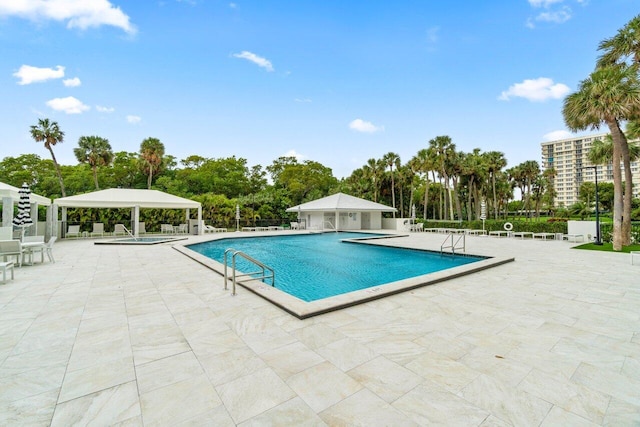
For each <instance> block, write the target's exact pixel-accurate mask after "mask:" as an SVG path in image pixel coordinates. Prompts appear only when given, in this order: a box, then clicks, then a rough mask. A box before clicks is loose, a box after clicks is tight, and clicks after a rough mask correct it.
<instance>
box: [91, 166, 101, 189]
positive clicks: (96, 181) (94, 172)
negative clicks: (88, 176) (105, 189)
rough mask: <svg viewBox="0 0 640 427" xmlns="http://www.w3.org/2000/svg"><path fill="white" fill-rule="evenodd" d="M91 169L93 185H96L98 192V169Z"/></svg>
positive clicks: (93, 167)
mask: <svg viewBox="0 0 640 427" xmlns="http://www.w3.org/2000/svg"><path fill="white" fill-rule="evenodd" d="M91 169H92V170H93V183H94V184H95V185H96V190H99V189H100V186H99V185H98V168H97V167H95V166H92V167H91Z"/></svg>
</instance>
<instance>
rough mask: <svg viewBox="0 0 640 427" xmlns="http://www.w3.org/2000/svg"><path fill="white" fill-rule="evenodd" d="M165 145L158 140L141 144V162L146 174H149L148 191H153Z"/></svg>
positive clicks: (148, 140)
mask: <svg viewBox="0 0 640 427" xmlns="http://www.w3.org/2000/svg"><path fill="white" fill-rule="evenodd" d="M163 157H164V144H162V142H160V140H159V139H158V138H147V139H145V140H144V141H142V143H141V144H140V160H141V161H142V167H143V169H144V172H145V174H147V189H149V190H150V189H151V182H152V181H153V176H154V175H156V174H157V173H158V171H159V169H160V166H161V165H162V159H163Z"/></svg>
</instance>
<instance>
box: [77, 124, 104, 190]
mask: <svg viewBox="0 0 640 427" xmlns="http://www.w3.org/2000/svg"><path fill="white" fill-rule="evenodd" d="M73 153H74V154H75V155H76V159H78V162H80V163H86V164H88V165H89V166H90V167H91V171H92V172H93V183H94V184H95V186H96V190H99V189H100V185H99V184H98V167H99V166H107V165H109V164H111V161H112V160H113V150H112V149H111V145H110V144H109V140H108V139H106V138H101V137H99V136H81V137H80V139H79V140H78V147H77V148H74V149H73Z"/></svg>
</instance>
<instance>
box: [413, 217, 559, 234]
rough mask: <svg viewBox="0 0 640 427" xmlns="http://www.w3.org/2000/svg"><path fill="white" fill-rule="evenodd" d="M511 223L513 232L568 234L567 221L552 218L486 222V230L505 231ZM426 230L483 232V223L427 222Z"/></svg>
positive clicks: (491, 220)
mask: <svg viewBox="0 0 640 427" xmlns="http://www.w3.org/2000/svg"><path fill="white" fill-rule="evenodd" d="M507 222H509V223H511V224H512V225H513V230H511V231H530V232H532V233H563V234H566V233H567V223H566V221H562V220H556V219H554V218H550V219H549V220H548V221H545V222H542V221H526V220H511V221H504V220H493V219H488V220H486V221H485V222H484V229H485V230H487V232H489V231H498V230H504V225H505V224H506V223H507ZM424 228H470V229H472V230H481V229H482V221H426V222H425V223H424Z"/></svg>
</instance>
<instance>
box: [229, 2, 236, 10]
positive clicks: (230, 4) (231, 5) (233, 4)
mask: <svg viewBox="0 0 640 427" xmlns="http://www.w3.org/2000/svg"><path fill="white" fill-rule="evenodd" d="M229 7H230V8H231V9H235V8H237V7H238V4H237V3H229Z"/></svg>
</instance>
